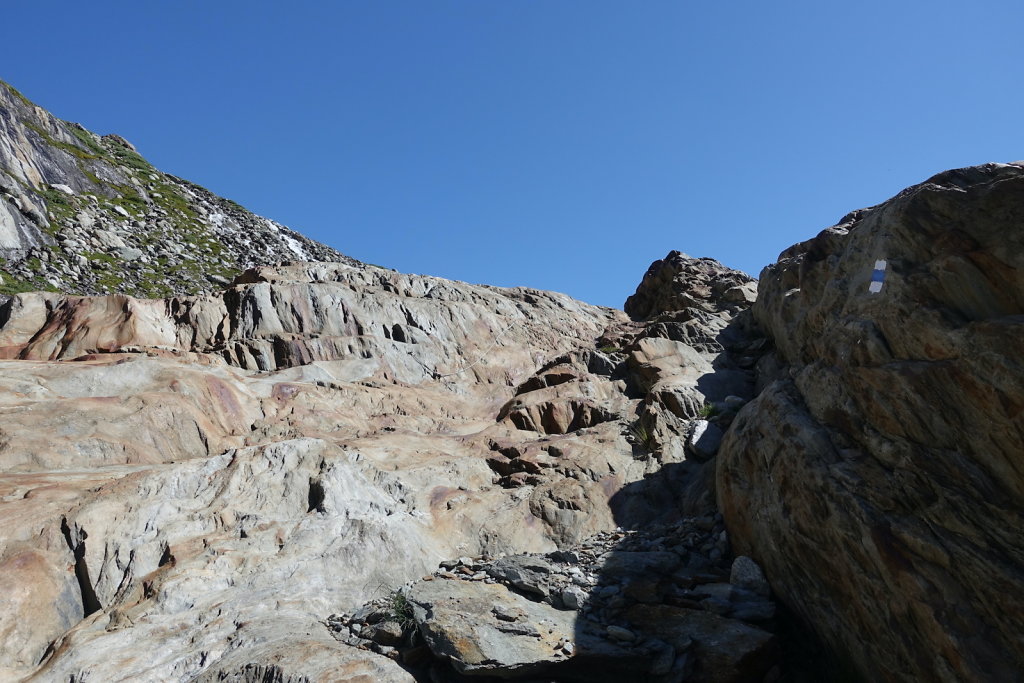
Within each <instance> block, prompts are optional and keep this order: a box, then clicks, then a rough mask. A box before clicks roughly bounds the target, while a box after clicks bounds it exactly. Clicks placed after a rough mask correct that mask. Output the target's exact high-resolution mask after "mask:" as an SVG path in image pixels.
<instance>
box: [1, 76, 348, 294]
mask: <svg viewBox="0 0 1024 683" xmlns="http://www.w3.org/2000/svg"><path fill="white" fill-rule="evenodd" d="M0 198H2V199H3V201H2V202H0V258H2V259H3V262H2V263H0V278H2V282H0V292H2V293H7V294H13V293H17V292H22V291H32V290H48V291H61V292H67V293H74V294H114V293H120V294H128V295H132V296H139V297H150V298H152V297H162V296H170V295H173V294H197V293H200V292H206V291H212V290H214V289H216V288H219V287H223V286H224V285H227V284H228V282H229V281H230V280H231V279H232V278H233V277H235V276H236V275H238V274H239V273H240V272H242V271H243V270H245V269H246V268H249V267H251V266H254V265H264V264H270V263H278V262H282V261H338V262H343V263H351V262H352V259H350V258H348V257H347V256H344V255H343V254H340V253H338V252H337V251H335V250H333V249H331V248H329V247H326V246H324V245H322V244H319V243H317V242H314V241H312V240H310V239H307V238H306V237H304V236H302V235H300V234H299V233H297V232H295V231H293V230H290V229H288V228H286V227H284V226H283V225H280V224H279V223H276V222H274V221H272V220H269V219H266V218H261V217H260V216H256V215H255V214H252V213H250V212H249V211H246V210H245V209H244V208H242V207H241V206H239V205H238V204H236V203H235V202H232V201H230V200H227V199H223V198H221V197H217V196H216V195H214V194H213V193H211V192H209V191H207V190H205V189H203V188H202V187H199V186H198V185H195V184H193V183H190V182H188V181H186V180H182V179H181V178H176V177H175V176H172V175H169V174H166V173H163V172H161V171H159V170H157V169H156V168H154V167H153V166H152V165H151V164H150V163H149V162H148V161H146V160H145V159H144V158H143V157H142V156H141V155H140V154H139V153H138V151H137V150H136V149H135V147H134V146H132V144H131V143H130V142H128V141H127V140H125V139H124V138H122V137H120V136H118V135H103V136H100V135H97V134H95V133H93V132H91V131H89V130H86V129H85V128H83V127H82V126H81V125H79V124H77V123H72V122H69V121H62V120H60V119H58V118H56V117H54V116H53V115H51V114H50V113H49V112H47V111H45V110H44V109H42V108H40V107H38V106H36V105H34V104H32V103H31V102H30V101H28V100H27V99H26V98H25V97H24V96H22V95H21V94H20V93H19V92H18V91H17V90H15V89H14V88H13V87H11V86H10V85H8V84H6V83H4V82H2V81H0Z"/></svg>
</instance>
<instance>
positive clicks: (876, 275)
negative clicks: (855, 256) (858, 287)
mask: <svg viewBox="0 0 1024 683" xmlns="http://www.w3.org/2000/svg"><path fill="white" fill-rule="evenodd" d="M871 281H872V282H885V271H884V270H874V271H871Z"/></svg>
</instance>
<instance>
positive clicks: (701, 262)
mask: <svg viewBox="0 0 1024 683" xmlns="http://www.w3.org/2000/svg"><path fill="white" fill-rule="evenodd" d="M756 291H757V282H756V280H754V278H752V277H750V276H749V275H746V274H744V273H741V272H740V271H738V270H732V269H730V268H726V267H725V266H723V265H722V264H721V263H719V262H718V261H715V260H714V259H709V258H700V259H695V258H691V257H689V256H687V255H686V254H683V253H681V252H678V251H671V252H669V254H668V256H666V257H665V258H664V259H662V260H660V261H655V262H654V263H652V264H651V267H650V268H648V269H647V273H646V274H645V275H644V278H643V280H642V281H641V283H640V286H639V287H637V289H636V293H634V294H633V295H632V296H630V297H629V298H628V299H626V304H625V306H623V309H624V310H625V311H626V313H627V314H629V316H630V317H631V318H633V319H634V320H648V319H651V318H653V317H655V316H657V315H659V314H661V313H664V312H666V311H683V310H687V309H698V310H702V311H707V312H710V313H717V312H719V311H722V310H723V309H726V310H731V311H732V312H738V311H739V310H741V309H743V308H745V307H747V306H749V305H750V304H751V303H753V301H754V299H755V297H756Z"/></svg>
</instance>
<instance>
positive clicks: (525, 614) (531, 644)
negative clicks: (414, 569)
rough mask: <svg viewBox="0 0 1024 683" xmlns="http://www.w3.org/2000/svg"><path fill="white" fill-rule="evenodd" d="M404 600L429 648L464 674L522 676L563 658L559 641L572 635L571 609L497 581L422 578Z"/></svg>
mask: <svg viewBox="0 0 1024 683" xmlns="http://www.w3.org/2000/svg"><path fill="white" fill-rule="evenodd" d="M409 600H410V602H411V603H412V605H413V612H414V614H415V617H416V621H417V623H418V624H419V625H420V630H421V632H422V633H423V637H424V638H425V639H426V641H427V643H428V644H429V645H430V647H431V649H432V650H433V651H434V652H435V654H437V655H439V656H443V657H447V658H448V659H449V660H450V661H451V663H452V665H453V666H454V667H455V669H456V670H457V671H458V672H460V673H464V674H473V675H490V676H499V677H502V678H508V677H510V676H513V675H515V676H524V675H527V674H530V673H532V672H535V671H540V670H543V669H544V668H547V667H549V666H550V665H551V664H554V663H556V662H560V661H565V660H566V659H567V655H566V653H565V652H563V650H562V648H561V647H560V643H564V642H565V641H566V640H569V641H572V640H575V638H574V637H573V633H574V624H575V619H574V616H575V613H570V612H563V611H560V610H556V609H554V608H553V607H550V606H548V605H545V604H543V603H536V602H532V601H530V600H527V599H526V598H523V597H521V596H519V595H516V594H515V593H513V592H511V591H509V590H508V589H507V588H505V587H504V586H502V585H491V584H485V583H467V582H461V581H423V582H420V583H417V584H416V585H415V586H414V587H413V588H412V589H411V590H410V591H409ZM504 615H515V616H513V617H512V618H511V619H510V618H509V617H507V616H504ZM503 617H504V618H503Z"/></svg>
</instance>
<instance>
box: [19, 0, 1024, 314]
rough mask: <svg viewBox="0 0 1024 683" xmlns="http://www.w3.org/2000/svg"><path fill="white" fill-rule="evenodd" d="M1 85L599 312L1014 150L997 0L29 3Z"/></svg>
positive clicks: (377, 254)
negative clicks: (709, 261) (707, 260)
mask: <svg viewBox="0 0 1024 683" xmlns="http://www.w3.org/2000/svg"><path fill="white" fill-rule="evenodd" d="M3 21H4V24H5V26H6V27H7V30H5V31H4V34H5V37H4V40H3V41H2V43H0V64H3V67H2V68H0V78H2V79H4V80H6V81H8V82H10V83H11V84H12V85H14V86H15V87H16V88H18V89H19V90H21V91H22V92H23V93H24V94H25V95H27V96H28V97H29V98H31V99H33V100H34V101H36V102H37V103H39V104H40V105H42V106H44V107H46V108H47V109H50V110H51V111H52V112H54V113H55V114H56V115H57V116H59V117H61V118H65V119H70V120H74V121H79V122H81V123H82V124H83V125H85V126H86V127H88V128H90V129H91V130H94V131H96V132H98V133H112V132H116V133H118V134H121V135H123V136H124V137H126V138H127V139H129V140H130V141H132V142H133V143H134V144H135V145H136V146H137V147H138V148H139V150H140V152H142V154H143V155H145V156H146V157H147V158H148V159H149V160H150V161H151V162H153V163H154V164H155V165H156V166H157V167H159V168H161V169H163V170H165V171H167V172H170V173H174V174H176V175H180V176H183V177H185V178H188V179H190V180H192V181H194V182H197V183H199V184H201V185H204V186H206V187H208V188H209V189H211V190H212V191H214V192H216V193H218V194H221V195H223V196H226V197H229V198H231V199H234V200H235V201H238V202H239V203H241V204H243V205H245V206H246V207H248V208H250V209H251V210H253V211H255V212H257V213H259V214H262V215H265V216H269V217H271V218H274V219H276V220H278V221H280V222H282V223H285V224H287V225H289V226H291V227H293V228H295V229H296V230H299V231H301V232H303V233H305V234H307V235H309V236H310V237H313V238H314V239H317V240H320V241H322V242H325V243H327V244H329V245H331V246H333V247H335V248H337V249H339V250H340V251H342V252H344V253H347V254H349V255H351V256H353V257H355V258H358V259H361V260H364V261H369V262H371V263H376V264H379V265H384V266H387V267H392V268H396V269H398V270H401V271H405V272H417V273H428V274H432V275H440V276H443V277H450V278H455V279H459V280H466V281H470V282H481V283H487V284H494V285H527V286H531V287H538V288H542V289H553V290H558V291H563V292H567V293H569V294H572V295H573V296H576V297H578V298H581V299H583V300H585V301H589V302H592V303H597V304H603V305H608V306H616V307H619V306H621V305H622V302H623V301H624V300H625V298H626V296H628V295H629V294H630V293H632V291H633V290H634V289H635V287H636V285H637V283H638V282H639V281H640V278H641V277H642V275H643V273H644V271H645V270H646V268H647V266H648V265H649V264H650V263H651V261H653V260H654V259H657V258H660V257H662V256H664V255H665V254H666V253H667V252H668V251H669V250H670V249H679V250H681V251H685V252H687V253H689V254H691V255H693V256H712V257H714V258H717V259H719V260H720V261H722V262H724V263H725V264H726V265H729V266H732V267H734V268H739V269H742V270H745V271H747V272H749V273H751V274H753V275H755V276H756V275H757V274H758V272H759V271H760V269H761V267H763V266H764V265H766V264H767V263H769V262H772V261H774V260H775V258H776V257H777V256H778V253H779V252H780V251H782V250H783V249H784V248H786V247H788V246H789V245H790V244H793V243H794V242H798V241H801V240H804V239H807V238H809V237H811V236H813V235H814V234H816V233H817V232H818V231H820V230H821V229H823V228H825V227H827V226H829V225H831V224H832V223H834V222H835V221H836V220H837V219H838V218H839V217H841V216H842V215H843V214H845V213H847V212H848V211H850V210H852V209H855V208H860V207H863V206H868V205H871V204H875V203H878V202H880V201H882V200H884V199H886V198H888V197H890V196H892V195H894V194H896V193H897V192H898V191H899V190H901V189H902V188H904V187H906V186H907V185H911V184H914V183H917V182H920V181H922V180H924V179H925V178H927V177H928V176H930V175H933V174H934V173H937V172H939V171H941V170H944V169H946V168H952V167H957V166H964V165H970V164H977V163H983V162H986V161H1013V160H1016V159H1021V158H1024V137H1022V132H1021V131H1022V125H1021V114H1020V112H1021V111H1022V110H1024V106H1022V105H1024V87H1022V86H1024V83H1022V75H1024V40H1022V39H1021V36H1022V35H1024V3H1021V2H1019V0H1017V1H1013V2H1011V1H985V0H978V1H976V2H973V3H965V2H962V1H960V2H955V3H954V2H946V1H943V0H932V1H929V2H918V1H916V0H913V1H905V2H875V1H873V0H867V1H864V2H858V3H822V2H820V1H818V2H810V1H806V2H805V1H800V2H787V1H785V0H780V1H778V2H773V3H766V2H760V1H758V2H732V3H711V2H704V3H698V2H682V1H679V2H662V1H659V0H643V1H641V2H625V1H620V2H607V1H604V0H573V1H568V0H564V1H563V0H544V1H539V0H500V1H499V0H464V1H447V0H445V1H432V0H408V1H401V2H399V1H389V0H373V1H370V0H343V1H336V2H303V1H301V0H297V1H296V2H292V3H288V4H287V5H286V4H284V3H280V2H273V3H271V2H259V1H255V0H250V1H249V2H235V1H233V0H231V1H228V0H217V1H215V2H209V1H207V2H198V1H194V0H178V1H176V2H173V3H172V2H138V1H137V0H133V1H131V2H128V1H124V2H103V1H102V0H99V1H97V2H91V3H81V2H60V1H58V2H49V3H46V4H45V5H42V4H39V3H28V2H22V3H10V4H9V5H8V6H5V7H4V20H3Z"/></svg>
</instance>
